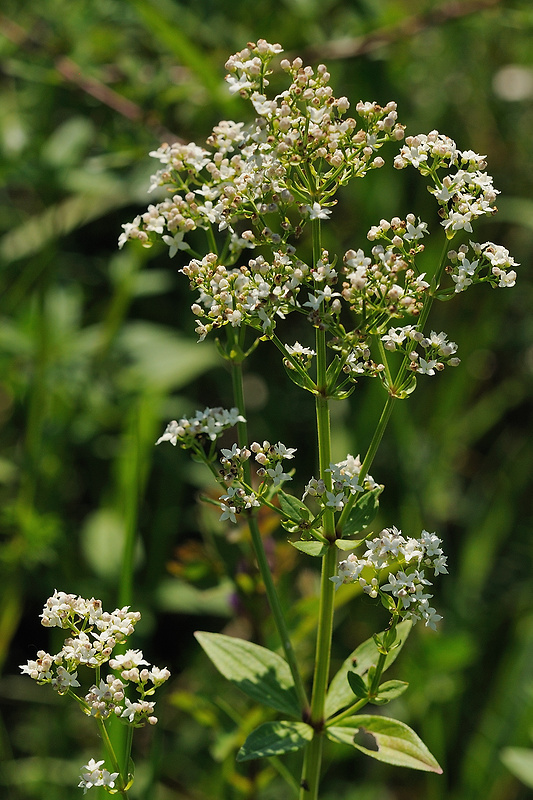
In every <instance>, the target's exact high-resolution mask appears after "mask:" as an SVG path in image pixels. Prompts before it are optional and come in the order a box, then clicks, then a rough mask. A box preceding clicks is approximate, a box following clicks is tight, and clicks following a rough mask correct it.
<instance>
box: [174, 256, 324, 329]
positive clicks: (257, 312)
mask: <svg viewBox="0 0 533 800" xmlns="http://www.w3.org/2000/svg"><path fill="white" fill-rule="evenodd" d="M180 271H181V272H182V273H183V274H184V275H186V276H187V277H188V278H189V281H190V285H191V289H195V290H197V291H198V292H199V297H198V301H197V302H195V303H193V305H192V307H191V309H192V312H193V313H194V314H195V315H196V316H197V317H198V319H197V320H196V323H197V326H198V327H197V328H196V332H197V333H198V334H199V337H200V338H199V341H202V340H203V339H204V338H205V337H206V336H207V334H208V333H210V332H211V331H212V330H213V329H218V328H221V327H222V326H223V325H227V324H230V325H232V326H233V327H240V326H241V325H243V324H247V325H249V326H250V327H252V328H255V329H256V330H259V331H261V332H262V333H266V332H269V333H270V332H272V331H273V329H274V327H275V320H276V317H278V318H280V319H283V318H284V317H285V316H286V314H288V313H290V312H291V311H293V310H294V309H295V308H297V300H296V298H297V296H298V292H299V291H300V287H301V284H302V282H303V281H304V279H305V276H306V275H307V273H308V272H309V268H308V267H307V266H306V265H305V264H303V262H301V261H299V260H295V259H294V258H292V257H291V256H289V255H288V254H287V253H284V252H283V251H282V250H278V251H276V252H275V253H273V258H272V263H271V264H270V263H269V262H268V261H266V260H265V258H263V256H257V258H253V259H250V260H249V262H248V265H247V266H244V265H243V266H241V267H240V268H239V269H228V268H227V267H226V266H224V265H223V264H221V263H220V262H219V259H218V257H217V256H216V255H215V254H214V253H208V254H207V255H206V256H205V257H204V258H203V259H201V260H199V259H193V260H192V261H191V262H190V263H189V264H188V265H187V266H185V267H183V269H181V270H180Z"/></svg>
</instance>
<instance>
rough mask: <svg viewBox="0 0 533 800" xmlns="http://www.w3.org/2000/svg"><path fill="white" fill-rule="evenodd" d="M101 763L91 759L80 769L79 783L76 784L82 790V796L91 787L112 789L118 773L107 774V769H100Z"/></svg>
mask: <svg viewBox="0 0 533 800" xmlns="http://www.w3.org/2000/svg"><path fill="white" fill-rule="evenodd" d="M103 763H104V762H103V760H102V761H95V760H94V758H91V759H90V761H88V763H87V764H85V766H83V767H82V768H81V776H80V777H81V781H80V782H79V783H78V786H79V788H80V789H83V794H85V793H86V792H87V789H91V788H92V787H93V786H109V788H110V789H113V788H114V786H115V781H116V779H117V778H118V775H119V773H118V772H109V771H108V770H107V769H101V766H102V764H103Z"/></svg>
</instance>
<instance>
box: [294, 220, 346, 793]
mask: <svg viewBox="0 0 533 800" xmlns="http://www.w3.org/2000/svg"><path fill="white" fill-rule="evenodd" d="M313 251H314V252H313V255H314V261H315V263H316V261H317V260H318V259H319V258H320V252H321V245H320V220H316V221H315V220H314V221H313ZM316 353H317V361H316V363H317V377H316V385H317V395H316V402H315V404H316V420H317V434H318V458H319V467H320V477H321V479H322V480H323V481H324V484H325V486H326V491H331V489H332V479H331V473H330V472H329V471H328V470H329V465H330V462H331V424H330V413H329V402H328V397H327V393H326V385H327V378H326V375H327V352H326V334H325V331H324V330H321V329H320V328H317V329H316ZM323 526H324V527H323V531H324V536H325V537H326V539H327V540H328V541H329V542H330V546H329V548H328V551H327V552H326V554H325V555H324V556H323V558H322V573H321V578H320V607H319V612H318V629H317V641H316V652H315V668H314V674H313V692H312V697H311V717H310V724H311V725H312V726H313V728H314V731H315V732H314V736H313V738H312V740H311V742H310V743H309V744H308V745H307V747H306V751H305V756H304V764H303V771H302V781H301V790H300V800H318V790H319V785H320V771H321V766H322V750H323V745H324V722H325V720H324V716H325V703H326V692H327V688H328V680H329V667H330V656H331V639H332V635H333V612H334V607H335V604H334V598H335V585H334V583H333V581H331V580H330V578H332V577H333V576H334V575H335V572H336V569H337V549H336V547H335V546H334V541H335V514H334V511H333V509H326V511H325V513H324V522H323Z"/></svg>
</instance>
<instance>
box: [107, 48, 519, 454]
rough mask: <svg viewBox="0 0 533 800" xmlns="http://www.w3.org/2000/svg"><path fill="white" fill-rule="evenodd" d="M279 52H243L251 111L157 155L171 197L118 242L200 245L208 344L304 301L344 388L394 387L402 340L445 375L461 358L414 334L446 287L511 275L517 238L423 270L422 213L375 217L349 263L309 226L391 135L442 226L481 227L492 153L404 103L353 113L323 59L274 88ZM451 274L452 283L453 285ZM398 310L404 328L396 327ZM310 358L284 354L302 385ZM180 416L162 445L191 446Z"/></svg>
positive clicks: (203, 328)
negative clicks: (411, 119) (403, 113)
mask: <svg viewBox="0 0 533 800" xmlns="http://www.w3.org/2000/svg"><path fill="white" fill-rule="evenodd" d="M281 53H282V47H281V45H279V44H271V43H269V42H267V41H265V40H264V39H260V40H258V41H257V42H249V43H248V45H247V46H246V47H245V48H243V49H242V50H241V51H239V52H238V53H236V54H234V55H233V56H230V58H229V59H228V61H227V64H226V67H227V69H228V72H229V74H228V76H227V78H226V80H227V85H228V88H229V90H230V93H232V94H238V95H239V96H241V97H242V98H244V99H245V100H248V101H249V102H250V103H251V105H252V107H253V112H254V115H255V119H254V121H253V122H251V123H249V124H245V123H243V122H236V121H234V120H221V121H220V122H219V123H218V124H217V125H215V126H214V128H213V130H212V132H211V134H210V135H209V136H208V138H207V142H206V145H205V146H199V145H196V144H195V143H192V142H189V143H184V142H171V143H163V144H162V145H161V146H160V147H159V148H158V149H156V150H154V151H152V152H151V153H150V155H151V156H152V157H153V158H155V159H157V160H158V161H159V163H160V169H159V170H158V171H157V172H156V173H155V174H154V175H153V176H152V180H151V184H150V191H157V192H158V193H159V194H160V193H161V192H163V193H164V195H166V196H163V198H162V199H161V200H160V201H159V202H155V203H153V204H151V205H149V206H148V209H147V210H146V211H145V212H143V213H142V214H139V215H138V216H137V217H136V218H135V219H134V220H133V222H131V223H128V224H126V225H124V226H123V227H124V232H123V233H122V235H121V236H120V240H119V245H120V246H121V247H122V246H123V245H124V243H125V242H126V241H127V240H129V239H137V240H139V241H140V242H141V243H142V244H143V245H144V246H146V247H150V246H151V245H152V244H153V243H154V242H156V241H161V242H163V243H164V244H165V245H166V246H167V247H168V248H169V249H168V252H169V256H170V257H171V258H173V257H175V256H176V255H177V254H178V253H180V252H182V253H183V255H184V256H185V255H187V257H188V262H187V263H185V264H184V266H182V267H181V268H180V272H181V273H182V274H184V275H185V276H186V277H187V278H188V279H189V282H190V287H191V289H192V290H193V291H195V292H196V293H197V296H196V298H195V301H194V302H193V304H192V306H191V309H192V312H193V314H194V315H195V318H196V333H197V334H198V339H199V341H202V340H203V339H205V338H206V337H207V336H208V335H209V334H211V333H212V332H214V333H215V334H217V333H218V332H219V331H220V330H221V329H222V328H224V327H225V326H229V327H230V328H239V329H240V328H243V327H245V326H247V327H248V328H251V329H252V330H253V332H254V334H255V336H256V337H257V339H267V338H273V337H274V336H277V335H278V334H277V333H276V326H277V325H278V324H279V323H280V322H282V321H283V320H284V319H285V318H286V317H287V315H288V314H289V313H293V312H297V313H299V314H300V315H304V316H305V317H306V318H307V320H308V321H309V322H310V323H311V325H312V326H313V327H315V328H318V329H321V330H327V331H328V332H329V334H330V345H331V347H333V348H334V349H335V350H336V351H337V352H338V358H339V359H340V360H339V361H338V364H339V370H338V372H337V374H338V375H339V376H340V377H339V385H340V387H341V388H339V395H336V396H339V397H340V396H341V395H342V391H344V390H343V387H344V386H345V385H346V384H350V386H351V388H350V391H351V390H352V389H353V384H354V383H356V382H357V380H358V379H359V377H360V376H368V377H379V378H380V379H381V380H382V381H383V382H384V384H385V386H386V388H387V390H390V389H391V387H392V384H391V380H390V373H389V371H388V369H387V358H386V354H385V356H384V354H383V344H382V343H385V344H384V347H385V350H389V351H392V350H395V349H397V350H402V345H403V344H405V348H404V351H403V354H404V356H405V357H406V358H407V359H409V362H410V368H411V370H412V372H414V373H417V374H427V375H434V374H435V373H436V372H438V371H439V370H441V369H442V368H443V366H444V365H445V364H449V365H452V366H453V365H455V364H458V363H459V360H458V359H457V358H456V357H455V356H454V355H453V354H451V353H447V354H445V353H443V352H442V348H433V349H432V346H431V345H429V349H427V347H428V346H426V345H425V342H426V341H427V339H426V338H425V337H424V335H423V334H422V335H421V336H420V339H419V342H420V347H415V346H412V347H411V349H410V350H408V349H407V345H408V344H412V341H414V340H412V336H413V335H414V334H415V333H416V334H417V335H419V334H420V333H421V332H420V331H419V329H418V327H417V322H418V318H419V317H420V315H421V314H422V318H424V314H423V313H422V312H423V310H427V308H428V304H430V303H431V302H432V299H433V298H434V297H437V298H442V299H444V298H445V297H447V296H450V295H451V294H454V293H459V292H462V291H463V290H464V289H465V288H467V287H468V286H470V285H472V284H474V283H479V282H488V283H489V284H490V285H491V286H493V287H496V286H498V287H510V286H513V285H514V283H515V281H516V271H515V267H516V266H517V264H516V263H515V262H514V260H513V259H512V257H511V256H510V255H509V253H508V252H507V251H506V250H505V248H502V247H501V246H499V245H495V244H493V243H491V242H486V243H485V244H483V245H481V244H475V245H474V244H471V247H472V249H473V252H472V254H470V253H468V255H467V251H466V250H465V247H464V246H461V247H459V249H458V251H457V252H456V251H451V252H450V255H449V258H450V263H449V264H448V265H447V266H446V269H443V267H444V266H445V265H444V264H443V265H442V268H441V267H440V266H435V265H433V266H432V265H430V264H428V266H425V268H424V269H421V268H420V264H419V262H420V260H421V259H422V258H423V256H422V254H423V253H424V247H425V245H424V240H425V238H426V237H427V235H428V234H429V232H430V231H429V226H428V223H427V222H425V221H423V220H421V219H420V218H419V217H417V216H415V214H413V213H409V214H407V215H406V216H405V218H404V219H402V218H400V217H393V218H392V219H390V220H386V219H382V220H380V221H379V222H378V223H377V224H376V225H373V226H372V227H371V228H370V230H369V231H368V234H367V238H368V240H369V241H370V242H371V243H372V246H371V251H370V253H366V252H365V251H364V250H363V249H362V248H361V247H355V248H350V249H348V250H347V251H346V252H345V254H344V257H343V258H342V260H341V259H340V258H339V259H338V258H337V256H336V255H335V254H330V253H328V252H327V251H326V250H322V252H321V253H320V255H319V254H317V253H314V260H313V261H311V262H310V263H306V261H305V260H302V258H299V257H298V256H297V254H296V245H297V243H298V239H299V238H300V236H301V235H302V232H303V231H304V229H305V227H306V226H308V225H310V226H313V227H314V228H315V230H316V226H319V225H322V224H324V225H325V224H327V223H328V221H329V219H330V218H331V217H332V215H333V211H334V207H335V205H336V202H337V201H336V194H337V191H338V189H339V188H340V187H341V186H342V185H344V184H346V183H348V182H349V181H351V180H352V179H355V178H360V177H364V176H365V175H367V174H368V172H369V171H370V170H372V169H375V168H380V167H382V166H383V164H384V159H383V158H382V156H381V152H382V148H383V146H384V145H386V144H387V143H389V144H392V145H394V144H395V143H396V145H397V143H401V144H400V145H399V152H397V155H396V157H395V159H394V166H395V167H396V168H398V169H403V168H404V167H407V166H412V167H414V168H415V169H416V170H418V172H419V173H420V174H421V175H423V176H424V177H425V178H427V179H428V182H429V186H428V189H429V191H430V193H431V194H432V195H433V196H434V197H435V199H436V201H437V203H438V205H439V215H440V217H441V225H442V228H443V229H444V235H445V237H446V238H447V239H448V240H451V239H453V238H454V237H455V236H457V235H464V233H465V232H466V233H470V232H471V231H472V226H473V224H474V223H475V221H476V220H477V219H478V218H480V217H482V216H484V215H487V214H489V215H490V214H493V213H495V211H496V206H495V200H496V197H497V195H498V191H497V190H496V189H495V188H494V186H493V182H492V178H491V177H490V175H488V174H487V173H486V172H485V171H484V170H485V167H486V163H485V156H483V155H479V154H477V153H474V152H473V151H471V150H460V149H459V148H458V146H457V144H456V143H455V142H454V141H453V140H452V139H451V138H450V137H448V136H446V135H444V134H442V133H440V132H439V131H436V130H433V131H430V133H428V134H424V133H421V134H418V135H416V136H408V137H407V138H405V137H404V126H403V125H401V124H400V123H399V122H398V113H397V108H396V104H395V103H394V102H392V101H391V102H388V103H386V104H385V105H380V104H378V103H377V102H374V101H371V102H370V101H359V102H357V103H356V104H355V106H354V109H353V116H349V110H350V107H351V104H350V102H349V100H348V99H347V98H346V97H344V96H343V97H336V96H335V94H334V91H333V89H332V87H331V86H330V74H329V71H328V69H327V67H326V66H325V65H324V64H319V65H317V66H316V67H311V66H306V65H304V63H303V61H302V59H300V58H295V59H293V60H292V61H291V60H289V59H287V58H283V59H282V60H281V61H280V64H279V67H280V68H281V71H282V74H283V73H284V74H285V75H284V77H285V78H286V81H287V82H288V85H287V84H286V88H284V89H282V90H281V91H278V93H277V94H276V93H273V92H271V91H270V89H269V77H270V76H271V75H272V73H273V71H274V65H273V61H274V60H275V59H276V58H277V57H278V56H279V55H280V54H281ZM397 146H398V145H397ZM198 231H205V232H206V234H207V242H208V248H207V249H208V250H209V252H207V253H206V254H205V255H202V254H200V255H198V254H197V253H196V252H194V251H193V249H192V248H191V244H190V242H191V241H193V243H194V247H195V248H196V240H197V237H198ZM195 232H196V233H195ZM193 237H196V238H193ZM250 251H252V252H250ZM204 252H205V250H204ZM245 252H246V253H247V254H248V255H247V257H245V255H244V254H245ZM305 258H306V259H307V258H308V256H307V255H306V257H305ZM337 261H339V262H340V263H339V264H337ZM428 269H429V273H428ZM446 273H448V275H449V277H450V280H449V285H448V287H445V288H442V289H441V287H440V282H441V280H442V277H443V275H444V276H445V275H446ZM437 278H438V280H437ZM395 320H399V321H400V322H399V327H396V328H395V327H392V326H393V325H394V321H395ZM407 323H409V324H407ZM409 328H411V330H412V333H409V336H410V337H411V340H412V341H410V342H406V341H405V340H402V341H397V339H398V336H401V334H400V333H398V331H407V330H408V329H409ZM429 338H430V337H429ZM422 342H424V343H422ZM297 344H298V343H296V345H297ZM449 347H453V343H447V345H446V348H445V349H449ZM439 350H440V351H441V352H438V351H439ZM378 351H379V352H378ZM311 359H312V353H305V352H304V351H303V350H302V351H300V350H298V349H296V350H294V351H291V349H290V348H289V347H287V349H286V354H285V355H284V363H285V365H286V367H287V368H288V369H289V370H290V371H291V372H292V373H294V372H299V377H298V376H296V375H294V377H293V379H294V380H295V382H297V383H299V384H300V385H303V386H305V388H308V389H310V390H311V391H312V390H313V387H312V386H311V385H310V381H308V380H307V379H306V377H305V374H304V373H306V372H307V373H308V372H309V370H310V367H311ZM404 363H406V362H404ZM402 369H403V367H402ZM410 377H411V383H402V384H401V385H400V386H394V387H393V391H394V392H395V394H396V396H399V397H400V396H406V393H408V391H411V390H412V388H413V387H414V384H413V382H412V378H413V376H412V375H411V376H410ZM346 391H348V390H346ZM182 422H183V421H181V420H180V421H179V422H172V423H170V426H169V428H167V431H165V434H164V435H163V437H161V439H160V440H159V441H165V440H168V441H171V442H172V443H173V444H176V443H177V442H178V441H180V443H181V444H183V440H182V436H183V435H184V436H185V441H186V442H187V443H186V444H185V445H184V446H189V445H190V442H191V441H192V440H191V439H190V437H189V434H190V433H191V431H190V430H189V429H187V431H186V433H185V434H183V433H182V431H181V429H182V428H184V427H187V426H184V425H182V424H181V423H182Z"/></svg>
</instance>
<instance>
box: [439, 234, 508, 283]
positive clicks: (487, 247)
mask: <svg viewBox="0 0 533 800" xmlns="http://www.w3.org/2000/svg"><path fill="white" fill-rule="evenodd" d="M470 247H471V248H472V252H473V257H471V258H467V255H468V252H469V248H468V245H461V247H460V248H459V250H458V251H455V250H450V251H449V253H448V258H449V259H450V261H451V262H452V263H451V265H450V266H449V267H448V268H447V271H448V272H449V273H450V274H451V277H452V280H453V281H454V283H455V292H456V293H458V292H463V291H464V290H465V289H466V288H467V287H468V286H472V285H473V284H475V283H484V282H487V283H490V285H491V286H493V287H496V286H498V287H499V288H502V289H505V288H509V287H511V286H514V285H515V283H516V271H515V270H514V269H513V267H517V266H519V265H518V264H517V263H516V261H515V260H514V258H513V257H512V256H511V255H510V254H509V251H508V250H507V249H506V248H505V247H502V245H499V244H494V243H493V242H485V243H484V244H478V243H476V242H470Z"/></svg>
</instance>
